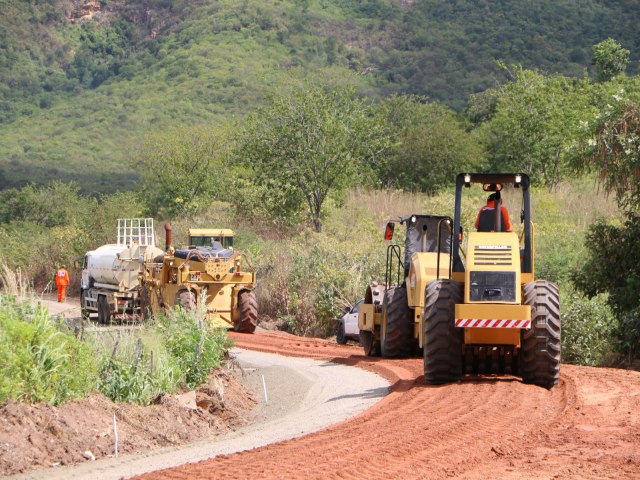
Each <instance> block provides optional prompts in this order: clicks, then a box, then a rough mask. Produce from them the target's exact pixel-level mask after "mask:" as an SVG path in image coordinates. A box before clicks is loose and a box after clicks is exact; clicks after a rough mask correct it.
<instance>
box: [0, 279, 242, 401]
mask: <svg viewBox="0 0 640 480" xmlns="http://www.w3.org/2000/svg"><path fill="white" fill-rule="evenodd" d="M35 303H36V301H35V299H32V298H22V299H21V298H20V297H18V296H16V295H11V294H9V293H6V291H5V292H4V293H2V294H0V403H2V402H5V401H7V400H19V401H24V402H30V403H35V402H46V403H50V404H53V405H59V404H61V403H63V402H65V401H67V400H70V399H73V398H78V397H83V396H85V395H87V394H88V393H90V392H92V391H94V390H98V391H100V392H102V393H103V394H104V395H106V396H107V397H109V398H110V399H112V400H113V401H118V402H135V403H141V404H148V403H149V402H150V401H151V400H152V399H153V398H154V397H156V396H157V395H158V394H160V393H163V392H164V393H175V392H177V391H183V390H188V389H193V388H195V387H197V386H198V385H200V384H202V383H205V382H206V380H207V378H208V375H209V373H210V372H211V370H212V369H213V368H215V367H218V366H220V364H221V362H222V360H223V358H224V355H225V352H226V351H227V350H228V349H229V348H230V346H231V343H230V340H229V339H228V337H227V335H226V331H224V330H220V329H212V328H210V327H209V326H207V325H206V323H203V322H202V321H200V320H199V319H200V318H202V316H203V312H202V311H197V310H196V311H187V310H183V309H177V310H175V311H168V312H167V313H166V315H163V316H161V317H159V318H157V319H155V320H154V321H152V322H151V323H149V324H147V325H145V326H144V327H141V328H129V329H123V330H118V331H116V333H114V332H113V331H112V332H106V333H105V332H104V331H101V330H95V329H93V328H90V327H87V328H85V329H83V330H82V331H81V332H82V335H81V338H78V337H77V336H76V335H75V334H74V332H72V331H71V330H70V329H69V327H68V325H67V323H66V322H65V321H64V320H63V319H62V318H58V317H52V316H50V315H49V314H48V312H47V310H46V309H45V308H43V307H40V306H35Z"/></svg>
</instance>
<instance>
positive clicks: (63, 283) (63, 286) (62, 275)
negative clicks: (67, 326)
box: [56, 265, 69, 302]
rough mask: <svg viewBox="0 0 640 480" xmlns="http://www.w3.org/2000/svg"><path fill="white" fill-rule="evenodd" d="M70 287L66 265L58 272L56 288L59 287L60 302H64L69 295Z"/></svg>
mask: <svg viewBox="0 0 640 480" xmlns="http://www.w3.org/2000/svg"><path fill="white" fill-rule="evenodd" d="M68 285H69V272H67V269H66V267H65V266H64V265H60V268H59V269H58V271H57V272H56V287H58V302H64V300H65V297H66V295H67V286H68Z"/></svg>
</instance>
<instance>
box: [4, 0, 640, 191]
mask: <svg viewBox="0 0 640 480" xmlns="http://www.w3.org/2000/svg"><path fill="white" fill-rule="evenodd" d="M83 5H84V3H83V2H70V1H68V0H51V1H47V2H18V1H15V0H3V1H2V3H1V6H2V12H3V15H2V20H0V140H2V141H0V188H6V187H15V186H23V185H26V184H28V183H30V182H35V183H46V182H47V181H48V180H49V179H51V178H62V179H64V180H74V181H76V182H77V183H78V184H79V185H80V186H81V188H82V190H83V191H86V192H95V191H99V192H113V191H118V190H124V189H131V188H133V187H135V184H136V181H137V179H138V174H137V172H136V171H135V170H133V169H131V168H130V163H129V161H130V159H131V157H132V155H133V154H134V153H135V152H136V151H137V149H138V146H139V145H140V143H141V141H142V137H143V135H144V134H145V133H146V132H148V131H153V130H160V131H162V130H164V129H165V128H167V127H168V126H175V125H176V124H181V125H193V124H203V123H212V122H217V121H219V120H220V119H222V118H228V117H229V116H230V115H234V114H239V115H243V114H245V113H246V112H247V111H249V110H250V109H251V108H252V107H254V106H255V105H256V104H258V103H260V102H261V100H262V96H263V92H264V91H265V90H267V89H268V88H270V87H271V86H272V85H274V84H276V83H279V82H280V76H281V74H282V72H286V71H287V70H290V69H291V68H294V67H299V68H300V69H302V70H304V71H305V72H310V73H311V74H312V75H314V76H321V75H327V74H329V75H331V76H333V77H334V78H335V79H336V81H337V83H341V82H342V81H343V80H344V78H345V77H346V75H347V74H348V73H351V72H356V73H357V74H358V90H359V92H360V93H363V94H366V95H369V96H372V97H379V96H386V95H388V93H390V92H399V93H413V94H420V95H428V96H429V98H431V99H432V100H437V101H441V102H444V103H446V104H447V105H448V106H449V107H453V108H454V109H455V110H461V109H462V107H463V106H464V103H465V101H466V98H467V96H468V94H471V93H476V92H481V91H483V90H485V89H486V88H488V87H494V86H495V85H496V79H497V81H502V80H503V79H504V75H503V73H504V72H501V71H500V70H499V69H498V68H497V66H496V63H495V62H496V60H502V61H504V62H506V63H509V64H511V63H520V64H522V65H523V66H524V67H526V68H531V67H539V68H540V69H541V70H542V71H548V72H556V71H557V72H560V73H562V74H569V75H574V76H581V75H583V74H584V71H585V70H586V69H588V68H589V63H590V59H591V51H590V49H591V46H592V45H593V44H595V43H597V42H600V41H602V39H603V38H606V37H608V36H610V37H614V38H616V39H617V40H618V41H619V42H620V44H621V45H623V46H624V47H626V48H627V49H629V50H630V51H631V56H630V63H629V65H630V73H634V72H635V71H637V70H634V68H636V67H637V63H638V62H637V59H638V55H639V54H640V48H638V47H639V45H638V36H637V34H636V33H637V31H638V26H637V24H636V22H634V21H633V15H629V14H628V12H629V11H634V9H635V7H636V5H635V4H634V3H633V2H631V1H630V0H625V1H621V2H603V1H600V0H588V1H585V2H581V3H580V4H576V3H574V2H569V1H568V0H562V1H559V2H558V1H551V0H544V1H540V2H533V3H531V2H524V1H521V0H520V1H516V0H508V1H501V2H489V1H483V2H471V1H469V0H456V1H452V2H444V1H441V0H437V1H436V0H425V1H421V2H392V1H390V0H365V1H347V0H329V1H326V2H320V3H318V2H305V3H304V4H300V2H293V1H292V0H284V1H282V2H278V3H269V2H267V3H265V2H257V1H255V0H249V1H239V0H231V1H229V2H212V1H210V0H198V1H191V2H183V1H181V2H175V1H174V2H169V1H165V0H157V1H148V0H147V1H142V0H132V1H127V2H99V5H100V6H101V8H102V12H98V13H96V14H95V15H94V16H93V17H92V18H89V17H88V16H87V17H84V18H83V19H82V21H79V18H80V17H81V16H82V14H83V13H85V12H83V11H82V6H83ZM68 18H72V19H74V22H76V23H70V22H69V20H68ZM490 111H491V110H490V109H489V110H487V112H490ZM479 114H480V112H474V113H473V118H474V120H476V121H477V120H478V119H479V118H486V117H482V115H481V116H478V115H479ZM24 147H28V148H24Z"/></svg>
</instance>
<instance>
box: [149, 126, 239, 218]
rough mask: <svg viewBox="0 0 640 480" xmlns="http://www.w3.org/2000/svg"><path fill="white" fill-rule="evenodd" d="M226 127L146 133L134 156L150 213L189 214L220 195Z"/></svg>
mask: <svg viewBox="0 0 640 480" xmlns="http://www.w3.org/2000/svg"><path fill="white" fill-rule="evenodd" d="M228 151H229V135H228V131H227V129H226V128H222V127H216V128H207V127H182V128H177V129H175V130H170V131H167V132H156V133H153V134H150V135H149V136H148V137H147V139H146V141H145V143H144V145H143V148H142V152H141V154H140V157H139V158H138V168H139V170H140V174H141V176H142V181H143V186H142V198H143V199H144V202H145V204H146V205H147V208H148V210H149V212H150V213H151V214H152V215H161V216H168V217H175V216H177V215H190V214H194V213H197V212H198V211H200V210H201V209H202V208H205V207H207V206H208V205H209V204H210V202H211V200H212V199H214V198H216V197H217V196H219V195H220V191H221V188H222V186H223V185H224V181H223V180H224V177H225V175H226V174H227V155H228Z"/></svg>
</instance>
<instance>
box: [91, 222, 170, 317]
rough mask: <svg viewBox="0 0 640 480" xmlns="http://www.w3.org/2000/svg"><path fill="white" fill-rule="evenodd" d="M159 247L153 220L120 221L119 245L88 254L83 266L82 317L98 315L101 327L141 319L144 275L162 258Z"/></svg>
mask: <svg viewBox="0 0 640 480" xmlns="http://www.w3.org/2000/svg"><path fill="white" fill-rule="evenodd" d="M163 254H164V252H163V251H162V250H161V249H160V248H157V247H156V246H155V233H154V230H153V219H152V218H132V219H118V236H117V240H116V243H114V244H108V245H103V246H101V247H99V248H97V249H95V250H92V251H90V252H87V253H86V254H85V257H84V263H83V266H82V283H81V287H80V305H81V307H82V315H83V317H84V318H89V315H90V314H91V313H97V314H98V321H99V322H100V323H105V324H106V323H109V322H110V321H111V320H112V319H120V320H126V319H128V318H140V314H141V308H140V290H141V289H140V275H139V274H140V273H141V272H142V271H143V268H144V265H145V263H149V262H153V259H154V258H156V257H158V256H162V255H163Z"/></svg>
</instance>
